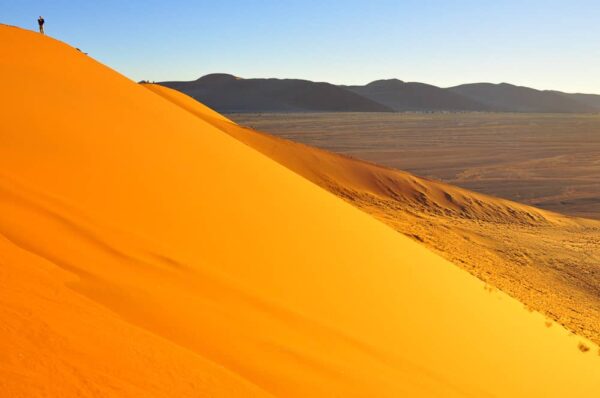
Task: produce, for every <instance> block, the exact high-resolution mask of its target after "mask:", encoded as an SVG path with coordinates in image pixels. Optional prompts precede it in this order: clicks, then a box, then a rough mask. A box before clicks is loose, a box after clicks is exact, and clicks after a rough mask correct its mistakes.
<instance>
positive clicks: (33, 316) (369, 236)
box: [0, 26, 600, 397]
mask: <svg viewBox="0 0 600 398" xmlns="http://www.w3.org/2000/svg"><path fill="white" fill-rule="evenodd" d="M0 37H1V40H2V42H3V43H4V44H3V46H4V48H3V49H4V51H3V52H2V54H0V70H1V72H2V74H3V75H4V76H7V79H6V80H5V82H4V84H3V90H2V100H3V104H2V108H1V109H2V120H3V123H2V127H1V128H2V130H1V131H0V139H1V142H2V145H0V170H1V177H0V211H1V212H2V217H1V218H0V235H1V239H0V253H1V255H0V263H1V266H0V314H1V317H2V320H3V322H2V325H1V327H0V352H1V353H2V354H1V355H2V360H1V361H0V395H1V396H10V397H35V396H62V397H69V396H73V397H75V396H77V397H96V396H111V397H114V396H119V397H127V396H128V397H140V396H144V397H173V396H178V397H188V396H190V397H191V396H286V397H293V396H297V397H306V396H311V397H317V396H328V397H329V396H335V395H338V396H346V397H350V396H379V397H385V396H389V397H397V396H412V397H419V396H423V397H428V396H444V397H454V396H470V397H484V396H505V397H516V396H527V397H532V396H540V397H541V396H545V397H549V396H561V397H562V396H580V397H587V396H589V397H592V396H597V395H598V394H599V393H600V377H599V376H600V358H599V357H598V355H597V347H595V346H593V345H592V343H590V342H587V341H585V340H584V339H580V338H578V337H573V336H570V335H569V333H568V332H567V331H566V330H564V329H563V328H561V327H559V326H555V327H552V328H546V327H545V326H544V318H543V317H542V316H541V315H539V314H536V313H529V312H528V311H526V310H524V309H523V308H522V305H521V304H520V303H519V302H517V301H515V300H513V299H511V298H509V297H508V296H506V295H504V294H502V293H498V292H496V293H490V292H487V291H486V290H484V286H483V284H482V283H481V282H480V281H478V280H477V279H475V278H473V277H472V276H470V275H469V274H467V273H465V272H464V271H462V270H460V269H458V268H456V267H455V266H454V265H452V264H451V263H449V262H447V261H446V260H443V259H442V258H440V257H438V256H437V255H435V254H433V253H432V252H430V251H428V250H427V249H426V248H424V247H422V246H420V245H418V244H417V243H415V242H414V241H412V240H410V239H408V238H406V237H404V236H402V235H400V234H397V233H395V232H394V231H393V230H391V229H390V228H388V227H387V226H385V225H383V224H382V223H380V222H378V221H376V220H375V219H373V218H372V217H370V216H369V215H367V214H365V213H363V212H361V211H359V210H357V209H356V208H354V207H353V206H351V205H349V204H347V203H345V202H344V201H342V200H340V199H339V198H336V197H335V196H333V195H331V194H330V193H328V192H326V191H325V190H322V189H321V188H319V187H317V186H316V185H314V184H313V183H311V182H309V181H308V180H306V179H304V178H302V177H300V176H298V175H297V174H295V173H293V172H291V171H290V170H288V169H287V168H284V167H283V166H281V165H279V164H278V163H276V162H275V161H274V160H272V159H269V158H268V157H266V156H264V155H262V154H260V153H259V152H257V151H255V150H253V149H251V148H249V147H248V146H246V145H244V144H242V143H240V142H239V141H237V140H235V139H234V138H232V137H230V136H229V135H227V134H224V133H223V131H222V130H220V128H218V127H217V126H218V124H217V122H215V121H217V120H221V121H220V123H227V122H225V121H223V120H222V119H220V118H219V117H218V116H216V115H214V113H211V112H209V111H206V110H203V109H200V110H198V112H199V113H200V114H204V113H205V112H206V116H205V118H202V117H200V118H199V117H198V116H196V115H194V114H192V113H190V112H188V111H186V110H184V109H182V108H181V107H180V106H176V105H174V104H172V103H170V102H169V101H167V100H166V99H165V98H163V97H161V96H159V95H156V93H153V92H151V91H150V90H147V89H145V88H144V87H142V86H140V85H136V84H135V83H133V82H131V81H129V80H128V79H126V78H124V77H122V76H120V75H118V74H117V73H115V72H114V71H112V70H110V69H108V68H106V67H104V66H102V65H101V64H99V63H97V62H96V61H94V60H92V59H90V58H88V57H87V56H85V55H83V54H81V53H79V52H77V51H76V50H75V49H73V48H71V47H69V46H66V45H64V44H62V43H60V42H57V41H55V40H52V39H49V38H47V37H43V36H40V35H38V34H34V33H31V32H27V31H23V30H20V29H16V28H9V27H4V26H2V27H0ZM578 344H584V345H585V347H589V348H590V349H591V350H590V351H589V352H587V353H583V352H582V351H581V350H578V348H577V346H578ZM582 347H583V346H582Z"/></svg>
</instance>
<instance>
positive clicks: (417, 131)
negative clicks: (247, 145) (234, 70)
mask: <svg viewBox="0 0 600 398" xmlns="http://www.w3.org/2000/svg"><path fill="white" fill-rule="evenodd" d="M230 117H231V118H232V119H233V120H235V121H236V122H238V123H240V124H242V125H247V126H251V127H253V128H255V129H258V130H261V131H265V132H268V133H271V134H276V135H278V136H281V137H284V138H288V139H292V140H294V141H299V142H303V143H306V144H309V145H314V146H318V147H321V148H324V149H328V150H331V151H334V152H339V153H343V154H347V155H351V156H353V157H357V158H360V159H364V160H368V161H371V162H375V163H378V164H382V165H386V166H390V167H393V168H396V169H400V170H406V171H409V172H411V173H414V174H417V175H420V176H424V177H431V178H435V179H438V180H442V181H444V182H447V183H449V184H452V185H458V186H461V187H463V188H467V189H471V190H474V191H478V192H482V193H486V194H489V195H493V196H499V197H502V198H506V199H510V200H515V201H518V202H522V203H526V204H530V205H533V206H537V207H540V208H543V209H548V210H552V211H557V212H560V213H564V214H568V215H573V216H579V217H591V218H596V219H600V115H569V114H514V113H450V114H442V113H430V114H417V113H350V114H341V113H320V114H317V113H306V114H281V113H280V114H267V113H263V114H234V115H230Z"/></svg>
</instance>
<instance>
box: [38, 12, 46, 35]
mask: <svg viewBox="0 0 600 398" xmlns="http://www.w3.org/2000/svg"><path fill="white" fill-rule="evenodd" d="M44 22H45V21H44V18H42V16H41V15H40V17H39V18H38V25H40V33H41V34H44Z"/></svg>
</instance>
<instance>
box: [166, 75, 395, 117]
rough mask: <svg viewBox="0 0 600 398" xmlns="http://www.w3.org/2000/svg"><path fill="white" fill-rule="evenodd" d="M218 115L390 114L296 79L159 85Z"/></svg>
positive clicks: (213, 78) (209, 78) (221, 78)
mask: <svg viewBox="0 0 600 398" xmlns="http://www.w3.org/2000/svg"><path fill="white" fill-rule="evenodd" d="M159 84H162V85H163V86H166V87H170V88H173V89H175V90H178V91H181V92H183V93H185V94H187V95H189V96H191V97H193V98H195V99H197V100H198V101H200V102H202V103H204V104H206V105H207V106H209V107H211V108H213V109H215V110H217V111H219V112H309V111H310V112H391V111H392V109H390V108H389V107H387V106H385V105H382V104H380V103H378V102H375V101H372V100H370V99H368V98H365V97H363V96H361V95H358V94H356V93H354V92H352V91H349V90H346V89H343V88H340V87H338V86H335V85H333V84H329V83H315V82H311V81H308V80H296V79H241V78H238V77H235V76H232V75H227V74H212V75H206V76H203V77H201V78H200V79H198V80H195V81H189V82H162V83H159Z"/></svg>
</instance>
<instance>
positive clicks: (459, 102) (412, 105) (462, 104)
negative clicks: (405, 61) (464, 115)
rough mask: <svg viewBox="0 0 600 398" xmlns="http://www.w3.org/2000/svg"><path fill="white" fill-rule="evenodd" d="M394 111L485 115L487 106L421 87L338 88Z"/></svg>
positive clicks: (394, 83)
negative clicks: (471, 112)
mask: <svg viewBox="0 0 600 398" xmlns="http://www.w3.org/2000/svg"><path fill="white" fill-rule="evenodd" d="M341 87H344V88H346V89H348V90H350V91H353V92H355V93H357V94H360V95H362V96H364V97H366V98H369V99H371V100H373V101H376V102H379V103H381V104H384V105H386V106H388V107H390V108H392V109H393V110H395V111H486V110H490V109H489V107H488V106H486V105H484V104H482V103H480V102H477V101H474V100H472V99H470V98H467V97H465V96H463V95H461V94H459V93H455V92H452V91H449V90H445V89H443V88H440V87H436V86H432V85H430V84H425V83H405V82H403V81H401V80H398V79H389V80H376V81H374V82H371V83H369V84H367V85H366V86H341Z"/></svg>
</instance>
